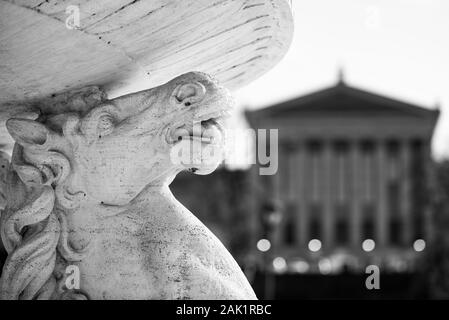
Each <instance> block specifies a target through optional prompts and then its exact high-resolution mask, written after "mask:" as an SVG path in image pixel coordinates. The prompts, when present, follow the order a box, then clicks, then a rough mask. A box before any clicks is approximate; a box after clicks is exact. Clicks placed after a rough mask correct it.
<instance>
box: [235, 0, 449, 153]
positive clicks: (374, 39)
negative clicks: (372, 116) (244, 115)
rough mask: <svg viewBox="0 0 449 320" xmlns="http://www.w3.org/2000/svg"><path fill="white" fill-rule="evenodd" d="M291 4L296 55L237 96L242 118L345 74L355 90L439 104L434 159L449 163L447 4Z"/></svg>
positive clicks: (304, 0) (343, 0) (321, 0)
mask: <svg viewBox="0 0 449 320" xmlns="http://www.w3.org/2000/svg"><path fill="white" fill-rule="evenodd" d="M292 2H293V11H294V19H295V35H294V39H293V43H292V45H291V48H290V50H289V52H288V53H287V55H286V56H285V58H284V59H283V60H282V61H281V62H280V63H279V64H278V65H277V66H276V67H275V68H274V69H272V70H271V71H270V72H268V73H267V74H265V75H264V76H263V77H261V78H259V79H258V80H256V81H254V82H253V83H251V84H250V85H248V86H246V87H244V88H242V89H240V90H238V91H236V92H234V94H235V96H236V98H237V101H238V103H239V109H240V110H242V109H243V107H245V108H248V109H253V108H259V107H262V106H267V105H269V104H271V103H274V102H279V101H283V100H288V99H290V98H293V97H295V96H299V95H303V94H305V93H308V92H310V91H313V90H317V89H321V88H324V87H326V86H330V85H333V84H334V83H335V81H336V80H337V73H338V69H339V67H342V68H343V69H344V73H345V80H346V82H347V83H348V84H349V85H352V86H355V87H360V88H362V89H366V90H369V91H373V92H376V93H379V94H384V95H387V96H390V97H392V98H396V99H399V100H403V101H408V102H412V103H415V104H419V105H422V106H423V107H428V108H434V107H435V105H436V104H437V103H439V104H440V106H441V115H440V121H439V123H438V125H437V129H436V132H435V136H434V141H433V154H434V155H435V156H436V157H437V158H441V157H442V156H444V157H448V158H449V1H448V0H339V1H335V0H293V1H292ZM242 123H243V121H242V120H240V124H241V125H242Z"/></svg>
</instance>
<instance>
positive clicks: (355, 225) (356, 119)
mask: <svg viewBox="0 0 449 320" xmlns="http://www.w3.org/2000/svg"><path fill="white" fill-rule="evenodd" d="M438 115H439V111H438V110H431V109H427V108H423V107H420V106H416V105H413V104H410V103H406V102H402V101H398V100H394V99H391V98H388V97H385V96H381V95H378V94H375V93H372V92H367V91H364V90H360V89H357V88H354V87H351V86H349V85H347V84H346V83H345V82H344V81H343V79H342V78H341V79H340V80H339V81H338V83H337V84H336V85H335V86H332V87H330V88H326V89H324V90H320V91H317V92H314V93H311V94H308V95H305V96H302V97H299V98H297V99H293V100H290V101H287V102H283V103H280V104H277V105H273V106H270V107H267V108H264V109H259V110H255V111H248V112H246V118H247V120H248V123H249V125H250V126H251V127H252V128H254V129H278V135H279V144H278V171H277V173H276V174H275V175H260V174H259V171H258V165H254V166H252V167H251V169H250V170H248V171H235V172H233V171H228V170H225V169H221V170H219V171H218V172H216V173H214V174H212V175H211V176H206V177H197V176H195V177H194V176H190V175H181V176H180V177H179V178H177V179H176V181H175V183H174V184H173V186H172V187H173V190H174V193H175V195H176V196H178V197H179V198H180V200H181V202H183V203H184V204H186V206H187V207H188V208H190V209H192V210H194V212H198V213H199V218H200V219H201V220H203V222H205V223H206V225H208V226H210V227H211V229H212V230H213V231H214V232H216V233H217V235H218V236H219V237H220V238H221V239H222V240H223V241H224V243H225V244H226V245H227V246H228V248H229V249H230V250H231V252H232V253H233V254H235V255H237V258H238V261H239V262H240V263H242V264H246V263H248V259H252V260H251V261H253V262H254V261H255V263H262V267H265V268H266V267H267V265H266V261H267V259H266V258H268V261H270V262H273V263H272V264H271V263H269V267H270V268H273V269H274V270H275V271H279V272H302V273H306V272H321V273H339V272H345V271H361V270H364V269H363V268H364V267H365V266H366V265H367V264H377V265H379V266H381V268H383V269H384V270H383V271H393V272H402V271H412V270H413V268H414V263H415V261H416V259H418V258H419V256H420V254H422V251H423V250H425V247H426V244H428V243H429V242H430V241H431V238H430V236H431V234H432V224H431V221H430V206H429V205H430V203H429V183H430V176H431V175H430V167H431V154H430V143H431V138H432V135H433V131H434V127H435V124H436V121H437V119H438ZM265 140H266V141H262V143H265V144H267V143H268V141H269V140H268V139H265ZM267 150H269V147H267ZM198 195H201V196H200V197H198ZM263 264H265V265H263Z"/></svg>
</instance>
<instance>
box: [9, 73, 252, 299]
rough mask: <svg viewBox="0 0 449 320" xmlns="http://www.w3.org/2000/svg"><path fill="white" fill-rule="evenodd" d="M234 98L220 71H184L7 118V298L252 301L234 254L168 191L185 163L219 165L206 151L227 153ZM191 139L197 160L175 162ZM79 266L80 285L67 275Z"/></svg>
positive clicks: (204, 168) (64, 97) (58, 99)
mask: <svg viewBox="0 0 449 320" xmlns="http://www.w3.org/2000/svg"><path fill="white" fill-rule="evenodd" d="M232 105H233V100H232V98H231V97H230V94H229V92H228V91H227V90H226V89H224V88H223V87H221V86H219V85H218V84H217V83H216V81H214V80H213V79H212V78H210V77H209V76H207V75H205V74H202V73H188V74H185V75H182V76H180V77H177V78H175V79H173V80H172V81H170V82H168V83H167V84H165V85H163V86H160V87H156V88H154V89H150V90H146V91H142V92H137V93H134V94H130V95H126V96H122V97H119V98H116V99H113V100H107V99H106V97H105V94H104V93H103V92H102V91H101V90H99V89H98V88H96V87H88V88H84V89H82V90H78V91H75V92H74V91H72V92H69V93H64V94H60V95H56V96H54V97H51V98H48V99H45V100H41V101H36V102H33V107H34V108H37V109H38V110H39V111H40V116H39V117H38V118H37V119H36V120H29V119H10V120H8V121H7V129H8V131H9V133H10V134H11V136H12V137H13V138H14V140H15V141H16V144H15V147H14V151H13V156H12V160H11V165H10V169H9V170H8V177H7V188H6V189H7V190H6V200H7V205H6V209H5V210H4V211H3V213H2V215H1V221H0V224H1V225H0V226H1V237H2V240H3V243H4V245H5V248H6V250H7V252H8V258H7V261H6V263H5V265H4V268H3V273H2V277H1V279H0V298H2V299H87V298H91V299H254V298H255V295H254V292H253V290H252V289H251V286H250V285H249V283H248V282H247V280H246V278H245V276H244V275H243V273H242V272H241V270H240V268H239V266H238V265H237V263H236V262H235V261H234V259H233V258H232V256H231V255H230V254H229V252H228V251H227V250H226V249H225V248H224V246H223V245H222V244H221V243H220V241H219V240H218V239H217V238H216V237H215V236H214V235H213V234H212V233H211V232H210V231H209V230H208V229H207V228H206V227H205V226H204V225H203V224H202V223H201V222H200V221H199V220H198V219H197V218H196V217H195V216H194V215H193V214H192V213H190V212H189V211H188V210H187V209H186V208H185V207H184V206H182V205H181V204H180V203H179V202H178V201H177V200H176V199H175V198H174V197H173V195H172V193H171V191H170V190H169V184H170V183H171V181H172V180H173V179H174V177H175V176H176V174H178V173H179V172H180V171H182V170H186V169H190V170H191V171H192V172H195V173H198V174H207V173H210V172H212V171H213V170H215V168H216V167H217V166H218V164H219V162H220V161H219V159H218V158H215V160H214V161H212V162H211V161H206V160H208V159H206V158H204V155H203V153H202V151H203V150H204V149H205V148H206V147H207V148H209V149H212V150H213V151H215V152H220V150H222V148H223V141H224V137H223V124H224V122H223V118H224V117H225V116H226V115H227V113H228V112H229V109H230V108H231V107H232ZM196 125H198V126H199V127H200V128H201V130H200V132H199V133H197V132H195V126H196ZM183 146H184V147H192V148H188V150H189V158H190V159H196V161H193V162H177V161H174V159H173V154H177V152H178V151H179V149H180V147H183ZM195 146H196V148H195ZM181 149H182V148H181ZM174 150H176V152H174ZM209 151H210V150H209ZM198 196H203V195H198ZM71 265H73V266H75V267H76V268H79V271H80V287H79V288H71V287H70V288H69V287H68V285H67V283H66V282H67V281H66V278H67V273H66V270H67V267H68V266H71Z"/></svg>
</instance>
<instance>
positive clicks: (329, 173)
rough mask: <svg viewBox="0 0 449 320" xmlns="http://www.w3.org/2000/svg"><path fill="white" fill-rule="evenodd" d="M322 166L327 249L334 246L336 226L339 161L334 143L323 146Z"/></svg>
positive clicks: (321, 181)
mask: <svg viewBox="0 0 449 320" xmlns="http://www.w3.org/2000/svg"><path fill="white" fill-rule="evenodd" d="M322 148H323V149H322V158H321V160H322V164H323V175H321V177H320V178H321V179H320V183H321V186H320V187H321V188H320V190H322V192H323V198H322V199H323V204H324V206H323V211H324V212H323V239H322V241H323V244H324V246H325V248H330V247H331V246H332V244H334V230H335V228H334V224H335V212H334V190H335V186H334V183H335V181H336V179H334V178H335V177H336V173H337V170H338V166H337V165H336V164H337V161H335V158H333V157H332V152H333V150H332V142H331V141H325V142H323V145H322Z"/></svg>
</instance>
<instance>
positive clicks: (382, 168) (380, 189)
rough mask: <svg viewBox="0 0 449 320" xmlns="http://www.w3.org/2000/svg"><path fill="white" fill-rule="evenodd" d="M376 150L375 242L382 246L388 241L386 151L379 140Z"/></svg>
mask: <svg viewBox="0 0 449 320" xmlns="http://www.w3.org/2000/svg"><path fill="white" fill-rule="evenodd" d="M376 152H377V157H378V158H377V168H378V172H377V180H378V181H377V216H376V235H377V241H376V242H377V244H379V246H381V247H383V246H386V245H387V242H388V217H387V194H386V192H387V184H386V182H387V181H388V180H387V179H388V176H387V173H388V171H387V170H386V169H387V152H386V146H385V143H384V142H383V141H382V140H379V141H378V143H377V146H376Z"/></svg>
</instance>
